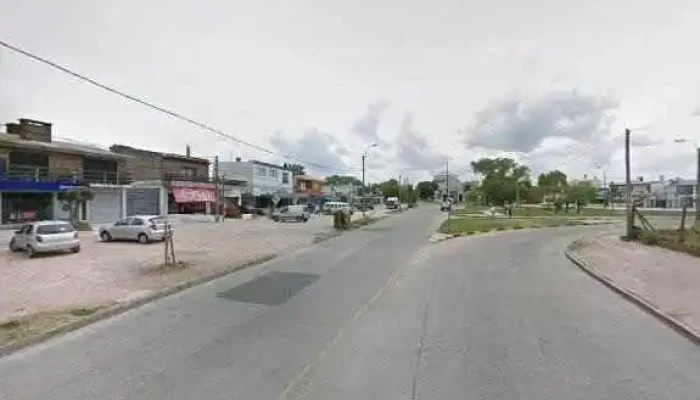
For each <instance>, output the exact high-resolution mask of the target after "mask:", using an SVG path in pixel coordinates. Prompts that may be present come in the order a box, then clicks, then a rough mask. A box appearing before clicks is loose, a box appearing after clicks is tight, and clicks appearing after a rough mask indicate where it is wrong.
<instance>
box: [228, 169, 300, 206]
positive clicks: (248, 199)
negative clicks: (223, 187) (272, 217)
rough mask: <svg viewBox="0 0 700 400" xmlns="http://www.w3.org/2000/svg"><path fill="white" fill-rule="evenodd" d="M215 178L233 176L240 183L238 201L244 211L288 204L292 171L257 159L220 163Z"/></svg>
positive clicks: (292, 184)
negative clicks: (239, 199)
mask: <svg viewBox="0 0 700 400" xmlns="http://www.w3.org/2000/svg"><path fill="white" fill-rule="evenodd" d="M219 175H220V176H222V177H223V178H224V179H226V178H227V177H235V179H236V180H237V181H238V182H240V183H241V184H242V185H241V186H240V189H238V190H240V192H241V201H240V205H241V206H242V207H244V208H247V209H250V208H258V209H267V208H269V207H270V206H271V205H278V204H280V201H282V202H291V201H292V200H291V199H292V196H293V194H294V177H293V176H292V171H291V170H289V169H288V168H285V167H283V166H280V165H276V164H270V163H266V162H263V161H258V160H248V161H241V159H240V158H236V160H235V161H222V162H220V163H219Z"/></svg>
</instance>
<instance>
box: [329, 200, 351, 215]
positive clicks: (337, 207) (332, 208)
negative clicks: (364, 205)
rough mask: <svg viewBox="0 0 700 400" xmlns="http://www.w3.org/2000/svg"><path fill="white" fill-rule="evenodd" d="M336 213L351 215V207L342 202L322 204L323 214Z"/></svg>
mask: <svg viewBox="0 0 700 400" xmlns="http://www.w3.org/2000/svg"><path fill="white" fill-rule="evenodd" d="M338 211H342V212H344V213H348V214H352V213H353V211H354V210H353V207H351V206H350V204H348V203H346V202H344V201H327V202H326V203H324V204H323V212H324V213H326V214H333V213H336V212H338Z"/></svg>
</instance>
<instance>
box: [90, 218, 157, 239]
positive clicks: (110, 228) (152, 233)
mask: <svg viewBox="0 0 700 400" xmlns="http://www.w3.org/2000/svg"><path fill="white" fill-rule="evenodd" d="M167 223H168V221H167V220H166V219H165V218H163V217H161V216H158V215H134V216H131V217H127V218H124V219H120V220H119V221H116V222H114V223H113V224H110V225H105V226H102V227H100V238H101V239H102V241H103V242H109V241H111V240H136V241H138V242H139V243H143V244H146V243H150V242H154V241H161V240H164V239H165V229H166V225H167Z"/></svg>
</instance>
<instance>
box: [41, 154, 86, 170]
mask: <svg viewBox="0 0 700 400" xmlns="http://www.w3.org/2000/svg"><path fill="white" fill-rule="evenodd" d="M49 170H50V171H56V172H69V171H70V172H72V171H75V172H76V173H79V174H80V173H82V172H83V158H82V157H81V156H77V155H69V154H59V153H52V154H50V155H49Z"/></svg>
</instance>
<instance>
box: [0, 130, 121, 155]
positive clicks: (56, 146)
mask: <svg viewBox="0 0 700 400" xmlns="http://www.w3.org/2000/svg"><path fill="white" fill-rule="evenodd" d="M0 145H5V146H8V147H13V148H24V149H33V150H44V151H48V152H55V153H69V154H80V155H84V156H99V157H103V158H114V159H123V158H127V156H125V155H123V154H116V153H112V152H111V151H109V150H108V149H105V148H102V147H98V146H92V145H88V144H82V143H78V142H68V141H62V140H53V141H51V142H39V141H36V140H25V139H22V138H20V137H19V136H17V135H13V134H10V133H0Z"/></svg>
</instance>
